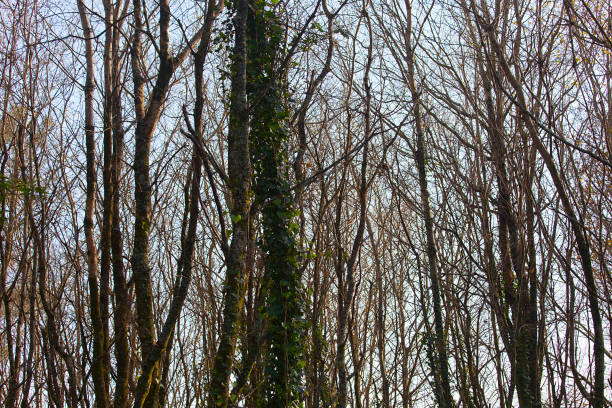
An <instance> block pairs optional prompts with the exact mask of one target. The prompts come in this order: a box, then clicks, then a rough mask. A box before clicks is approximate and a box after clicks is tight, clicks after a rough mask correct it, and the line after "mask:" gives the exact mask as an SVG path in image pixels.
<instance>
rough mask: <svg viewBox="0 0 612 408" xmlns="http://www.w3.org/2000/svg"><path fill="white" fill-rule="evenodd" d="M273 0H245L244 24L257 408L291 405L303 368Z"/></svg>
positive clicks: (279, 42)
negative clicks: (255, 247) (257, 289)
mask: <svg viewBox="0 0 612 408" xmlns="http://www.w3.org/2000/svg"><path fill="white" fill-rule="evenodd" d="M273 3H274V2H272V3H269V4H267V3H266V2H265V1H261V0H252V1H251V2H250V7H249V18H248V23H247V27H248V28H247V47H248V66H247V77H248V81H247V83H248V85H247V94H248V98H249V107H250V126H251V129H250V131H251V133H250V152H251V162H252V164H253V172H254V179H255V184H254V192H255V202H256V205H257V206H258V207H260V209H261V223H262V228H263V235H262V239H261V241H260V242H259V245H260V248H261V249H262V250H263V252H264V254H265V274H264V276H265V278H264V282H263V290H265V291H266V293H267V297H266V302H265V305H264V306H263V310H262V312H263V315H264V316H265V318H266V331H265V339H264V340H265V344H266V347H267V352H266V353H265V362H266V365H265V374H266V377H267V379H266V381H265V382H264V385H263V387H264V390H263V392H262V398H263V400H262V401H260V404H261V406H266V407H288V406H292V405H296V404H297V401H298V398H299V394H300V389H299V387H300V383H301V377H302V371H303V367H304V364H305V363H304V359H303V356H304V347H303V340H302V339H303V337H304V335H303V334H304V330H303V329H304V321H303V318H302V315H303V312H302V304H303V298H304V297H303V296H302V293H301V289H300V282H301V274H300V268H299V262H300V255H299V251H298V249H297V244H296V239H295V233H296V232H297V228H298V226H297V224H296V223H295V222H294V218H295V216H296V211H294V209H293V197H292V193H291V189H290V183H289V173H288V169H289V165H288V154H287V145H288V132H287V129H286V122H287V120H288V110H287V108H286V103H285V102H284V101H285V100H286V99H287V98H285V92H286V91H285V89H286V87H285V86H284V85H285V84H284V82H283V79H282V77H283V75H282V74H281V72H279V71H282V69H279V65H280V64H279V61H280V60H282V58H281V57H282V56H283V55H282V40H283V38H284V29H283V27H282V25H281V24H280V21H279V18H278V16H277V14H276V13H275V10H274V4H273Z"/></svg>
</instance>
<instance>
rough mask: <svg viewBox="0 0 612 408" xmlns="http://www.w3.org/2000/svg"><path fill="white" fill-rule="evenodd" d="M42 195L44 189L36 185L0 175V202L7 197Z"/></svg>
mask: <svg viewBox="0 0 612 408" xmlns="http://www.w3.org/2000/svg"><path fill="white" fill-rule="evenodd" d="M36 194H38V195H43V194H45V189H44V188H43V187H40V186H38V185H37V184H36V183H25V182H24V181H23V180H19V179H12V178H8V177H6V176H2V175H0V200H4V199H5V198H6V197H7V196H9V195H36Z"/></svg>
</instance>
